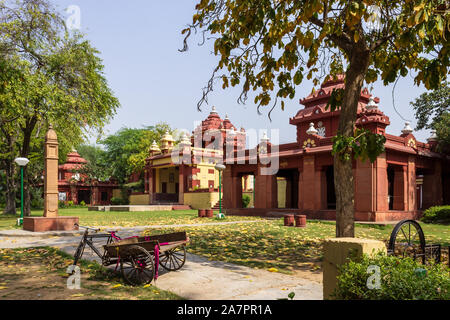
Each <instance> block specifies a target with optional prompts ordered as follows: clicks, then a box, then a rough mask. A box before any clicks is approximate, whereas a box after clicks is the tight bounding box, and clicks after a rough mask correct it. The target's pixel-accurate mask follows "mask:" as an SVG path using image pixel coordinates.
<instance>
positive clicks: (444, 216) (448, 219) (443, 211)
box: [420, 206, 450, 223]
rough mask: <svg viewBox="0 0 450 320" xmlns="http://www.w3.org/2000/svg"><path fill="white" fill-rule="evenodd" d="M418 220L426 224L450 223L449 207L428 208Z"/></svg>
mask: <svg viewBox="0 0 450 320" xmlns="http://www.w3.org/2000/svg"><path fill="white" fill-rule="evenodd" d="M420 220H421V221H423V222H426V223H437V222H444V223H450V206H436V207H431V208H428V209H427V210H425V211H424V212H423V216H422V218H421V219H420Z"/></svg>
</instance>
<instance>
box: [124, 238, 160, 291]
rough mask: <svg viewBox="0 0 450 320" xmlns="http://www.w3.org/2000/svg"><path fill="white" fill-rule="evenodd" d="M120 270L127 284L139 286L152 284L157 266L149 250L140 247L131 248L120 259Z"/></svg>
mask: <svg viewBox="0 0 450 320" xmlns="http://www.w3.org/2000/svg"><path fill="white" fill-rule="evenodd" d="M120 270H121V272H122V275H123V278H124V279H125V281H126V282H128V283H129V284H131V285H133V286H139V285H142V284H149V283H150V282H152V280H153V276H154V274H155V264H154V262H153V257H152V255H151V254H150V253H149V252H148V251H147V250H145V249H144V248H142V247H140V246H131V247H130V248H128V249H127V253H126V255H124V256H122V257H121V259H120Z"/></svg>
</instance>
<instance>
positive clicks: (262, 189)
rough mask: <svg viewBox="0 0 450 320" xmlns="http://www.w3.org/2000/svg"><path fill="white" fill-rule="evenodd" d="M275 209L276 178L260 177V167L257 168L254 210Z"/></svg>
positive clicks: (276, 194)
mask: <svg viewBox="0 0 450 320" xmlns="http://www.w3.org/2000/svg"><path fill="white" fill-rule="evenodd" d="M277 207H278V188H277V176H276V175H261V167H258V171H257V175H256V177H255V208H261V209H270V208H277Z"/></svg>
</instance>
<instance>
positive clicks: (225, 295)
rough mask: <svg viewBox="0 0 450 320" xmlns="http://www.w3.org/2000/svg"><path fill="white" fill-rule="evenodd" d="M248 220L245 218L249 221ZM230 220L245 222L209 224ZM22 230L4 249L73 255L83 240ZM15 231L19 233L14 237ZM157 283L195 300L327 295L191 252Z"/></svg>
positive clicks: (287, 278)
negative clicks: (38, 249) (44, 249)
mask: <svg viewBox="0 0 450 320" xmlns="http://www.w3.org/2000/svg"><path fill="white" fill-rule="evenodd" d="M248 222H249V221H245V223H248ZM229 223H243V222H239V221H236V222H226V223H225V222H223V223H210V224H208V225H217V224H229ZM201 225H204V224H201ZM180 226H193V225H192V224H191V225H180ZM163 227H174V225H167V226H145V227H144V226H141V227H133V228H119V227H118V228H115V229H117V230H119V235H120V236H121V237H128V236H131V235H135V234H138V233H140V232H141V231H142V230H143V229H145V228H163ZM10 231H13V230H10ZM19 231H21V230H17V231H16V232H6V234H5V232H2V233H1V234H2V235H3V236H1V235H0V248H19V247H39V246H53V247H58V248H60V249H62V250H63V251H65V252H67V253H69V254H71V255H72V254H74V252H75V249H76V247H77V245H78V242H79V241H80V236H79V235H77V236H75V235H73V234H70V233H65V234H64V233H63V234H58V233H51V234H47V233H44V234H41V235H36V234H35V235H34V236H32V237H29V236H26V234H25V235H24V234H23V232H19ZM14 233H16V234H17V235H19V236H14ZM78 234H79V233H78ZM99 244H100V243H99ZM83 259H88V260H93V261H97V262H100V259H99V258H98V257H97V256H95V255H94V254H93V252H92V250H90V249H86V250H85V253H84V256H83ZM112 268H114V267H112ZM155 285H156V286H157V287H158V288H161V289H163V290H168V291H171V292H174V293H176V294H178V295H179V296H181V297H184V298H186V299H191V300H234V299H241V300H255V299H261V300H274V299H280V298H287V295H288V294H289V293H290V292H295V299H296V300H311V299H315V300H317V299H319V300H321V299H322V298H323V296H322V284H321V283H318V282H315V281H312V280H308V279H304V278H301V277H298V276H292V275H286V274H281V273H276V272H269V271H266V270H259V269H253V268H249V267H245V266H239V265H235V264H231V263H225V262H219V261H209V260H208V259H206V258H204V257H201V256H198V255H194V254H188V256H187V261H186V264H185V265H184V266H183V268H182V269H181V270H179V271H176V272H165V271H163V270H162V268H161V269H160V277H159V278H158V280H157V281H156V284H155Z"/></svg>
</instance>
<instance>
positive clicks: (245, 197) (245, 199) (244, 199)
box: [242, 194, 251, 208]
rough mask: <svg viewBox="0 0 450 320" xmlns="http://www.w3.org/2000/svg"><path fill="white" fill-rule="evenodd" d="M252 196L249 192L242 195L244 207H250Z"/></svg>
mask: <svg viewBox="0 0 450 320" xmlns="http://www.w3.org/2000/svg"><path fill="white" fill-rule="evenodd" d="M250 200H251V199H250V196H249V195H248V194H244V195H243V196H242V206H243V207H244V208H247V207H248V205H249V204H250Z"/></svg>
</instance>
